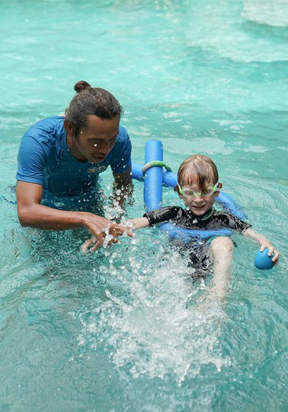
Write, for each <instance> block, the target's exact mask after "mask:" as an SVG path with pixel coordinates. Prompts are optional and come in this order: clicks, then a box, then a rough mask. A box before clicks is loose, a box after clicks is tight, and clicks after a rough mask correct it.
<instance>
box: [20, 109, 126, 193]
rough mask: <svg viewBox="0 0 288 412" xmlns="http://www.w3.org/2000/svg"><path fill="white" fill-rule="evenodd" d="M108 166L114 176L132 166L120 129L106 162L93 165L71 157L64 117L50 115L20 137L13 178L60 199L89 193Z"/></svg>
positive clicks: (123, 135)
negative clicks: (39, 186)
mask: <svg viewBox="0 0 288 412" xmlns="http://www.w3.org/2000/svg"><path fill="white" fill-rule="evenodd" d="M109 165H110V166H111V169H112V171H113V172H115V173H123V172H125V170H127V169H128V168H129V167H131V141H130V138H129V135H128V133H127V131H126V129H125V128H124V127H123V126H121V125H120V126H119V134H118V136H117V140H116V143H115V145H114V147H113V149H112V150H111V151H110V152H109V154H108V156H107V157H106V159H105V160H104V161H103V162H101V163H97V164H92V163H89V162H80V161H79V160H77V159H76V158H75V157H73V156H72V155H71V154H70V152H69V149H68V147H67V142H66V130H65V129H64V117H63V116H53V117H48V118H47V119H44V120H40V121H39V122H37V123H35V124H34V125H33V126H32V127H31V128H30V129H29V130H28V131H27V132H26V133H25V135H24V136H23V137H22V140H21V144H20V149H19V153H18V170H17V175H16V178H17V180H21V181H23V182H29V183H37V184H39V185H42V186H43V189H44V191H45V192H48V193H50V194H53V195H56V196H59V197H63V196H64V197H66V196H69V197H70V196H78V195H81V194H83V193H87V192H89V191H90V190H92V189H93V188H94V187H95V185H96V183H97V179H98V174H99V173H101V172H103V171H104V170H106V169H107V167H108V166H109Z"/></svg>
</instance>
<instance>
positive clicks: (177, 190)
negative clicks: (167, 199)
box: [174, 185, 183, 199]
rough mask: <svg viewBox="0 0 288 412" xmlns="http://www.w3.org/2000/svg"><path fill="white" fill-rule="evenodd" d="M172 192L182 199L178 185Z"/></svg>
mask: <svg viewBox="0 0 288 412" xmlns="http://www.w3.org/2000/svg"><path fill="white" fill-rule="evenodd" d="M174 192H176V193H177V194H178V196H179V197H180V199H182V198H183V196H182V195H181V193H180V192H179V187H178V185H176V186H175V187H174Z"/></svg>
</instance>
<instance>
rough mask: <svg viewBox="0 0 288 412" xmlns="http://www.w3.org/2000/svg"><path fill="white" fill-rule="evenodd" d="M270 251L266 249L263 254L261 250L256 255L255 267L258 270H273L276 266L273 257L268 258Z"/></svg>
mask: <svg viewBox="0 0 288 412" xmlns="http://www.w3.org/2000/svg"><path fill="white" fill-rule="evenodd" d="M268 252H269V249H265V250H264V251H263V252H260V250H259V251H258V252H257V253H256V255H255V260H254V263H255V266H256V268H257V269H262V270H266V269H272V268H273V266H274V262H272V258H273V256H274V255H272V256H268Z"/></svg>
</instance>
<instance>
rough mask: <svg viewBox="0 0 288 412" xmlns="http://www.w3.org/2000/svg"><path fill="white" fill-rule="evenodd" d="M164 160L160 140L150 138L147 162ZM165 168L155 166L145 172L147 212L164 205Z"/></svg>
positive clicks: (146, 156) (146, 148) (147, 147)
mask: <svg viewBox="0 0 288 412" xmlns="http://www.w3.org/2000/svg"><path fill="white" fill-rule="evenodd" d="M153 160H161V161H163V145H162V142H160V140H148V142H147V143H146V146H145V163H149V162H152V161H153ZM162 184H163V168H162V167H160V166H154V167H151V168H150V169H148V170H147V171H146V172H145V179H144V204H145V209H146V211H147V212H149V211H150V210H156V209H159V208H160V207H162Z"/></svg>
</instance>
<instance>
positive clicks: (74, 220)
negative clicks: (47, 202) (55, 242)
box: [18, 204, 92, 230]
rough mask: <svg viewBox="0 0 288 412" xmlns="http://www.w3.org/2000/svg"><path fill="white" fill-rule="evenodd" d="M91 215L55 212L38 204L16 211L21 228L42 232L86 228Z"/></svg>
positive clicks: (55, 210) (62, 211)
mask: <svg viewBox="0 0 288 412" xmlns="http://www.w3.org/2000/svg"><path fill="white" fill-rule="evenodd" d="M90 215H92V214H91V213H86V212H69V211H64V210H57V209H53V208H50V207H47V206H43V205H40V204H34V205H30V206H27V207H25V208H21V209H20V210H18V216H19V221H20V223H21V225H22V226H29V227H34V228H37V229H42V230H67V229H73V228H76V227H84V226H86V223H87V220H88V218H89V216H90Z"/></svg>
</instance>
